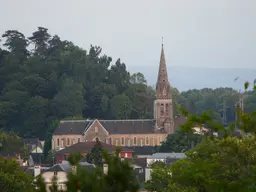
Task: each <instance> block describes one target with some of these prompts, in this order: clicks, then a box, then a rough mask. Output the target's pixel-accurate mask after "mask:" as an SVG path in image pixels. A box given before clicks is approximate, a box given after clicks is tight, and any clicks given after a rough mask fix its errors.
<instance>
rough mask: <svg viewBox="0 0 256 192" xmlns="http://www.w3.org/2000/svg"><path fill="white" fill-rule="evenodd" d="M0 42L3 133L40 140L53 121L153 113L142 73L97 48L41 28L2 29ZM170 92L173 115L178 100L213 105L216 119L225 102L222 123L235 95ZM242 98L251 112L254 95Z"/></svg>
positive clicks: (230, 116) (197, 107) (196, 109)
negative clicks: (26, 31)
mask: <svg viewBox="0 0 256 192" xmlns="http://www.w3.org/2000/svg"><path fill="white" fill-rule="evenodd" d="M2 45H3V46H2V48H0V128H3V129H4V130H6V131H7V130H8V131H10V130H12V131H14V132H15V133H17V134H18V135H20V136H22V137H39V138H40V139H44V138H45V137H46V133H47V129H48V127H50V125H51V122H52V121H53V120H59V119H64V118H70V117H73V118H99V119H138V118H152V116H153V101H154V88H152V87H150V86H148V85H147V82H146V80H145V78H144V76H143V74H141V73H136V74H130V73H129V72H128V71H127V70H126V65H125V64H124V63H123V62H122V61H121V60H120V59H117V60H116V61H112V58H111V57H110V56H107V55H103V54H102V52H101V51H102V49H101V48H100V47H98V46H91V47H90V49H89V50H84V49H82V48H80V47H78V46H76V45H74V44H73V43H72V42H70V41H66V40H61V39H60V37H59V36H57V35H51V34H50V33H49V32H48V30H47V29H46V28H43V27H38V29H37V30H36V31H34V32H33V33H32V34H31V36H30V37H25V36H24V35H23V34H22V33H21V32H19V31H16V30H8V31H6V32H5V33H4V34H3V35H2ZM28 47H29V48H32V50H31V49H29V48H28ZM156 65H158V63H156ZM156 73H157V71H156ZM184 81H186V79H184ZM173 95H174V100H175V114H176V115H177V109H178V103H179V104H180V105H181V106H182V107H184V108H186V109H187V110H188V111H189V112H191V113H200V112H202V111H204V110H207V109H213V110H214V111H215V112H216V118H217V119H221V111H220V110H221V109H222V106H221V103H222V102H223V101H224V100H226V105H227V121H228V122H230V121H233V120H234V117H235V116H234V114H235V108H234V104H235V103H236V102H237V100H238V93H237V92H236V91H235V90H233V89H230V88H220V89H215V90H212V89H208V88H205V89H202V90H190V91H186V92H182V93H179V92H178V90H177V89H173ZM245 99H246V100H245V107H246V110H249V111H251V110H255V109H256V104H255V101H256V96H255V93H252V92H248V94H247V96H246V98H245Z"/></svg>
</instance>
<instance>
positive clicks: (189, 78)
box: [129, 66, 256, 91]
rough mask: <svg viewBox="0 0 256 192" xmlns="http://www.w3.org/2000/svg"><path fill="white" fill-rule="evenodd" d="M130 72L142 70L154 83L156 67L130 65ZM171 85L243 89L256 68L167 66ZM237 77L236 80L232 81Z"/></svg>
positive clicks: (151, 83) (182, 87) (254, 76)
mask: <svg viewBox="0 0 256 192" xmlns="http://www.w3.org/2000/svg"><path fill="white" fill-rule="evenodd" d="M129 71H131V72H142V73H143V74H144V75H145V77H146V79H147V81H148V84H150V85H155V83H156V79H157V73H158V67H157V66H156V67H146V68H145V67H132V68H129ZM168 75H169V80H170V82H171V85H172V86H174V87H176V88H178V89H179V90H180V91H186V90H189V89H194V88H196V89H201V88H204V87H208V88H218V87H232V88H234V89H237V90H238V89H243V84H244V82H245V81H249V82H252V83H253V81H254V79H255V78H256V69H239V68H234V69H232V68H231V69H228V68H203V67H193V68H192V67H168ZM236 77H239V79H238V80H237V81H234V79H235V78H236Z"/></svg>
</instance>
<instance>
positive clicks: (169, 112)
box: [154, 44, 174, 134]
mask: <svg viewBox="0 0 256 192" xmlns="http://www.w3.org/2000/svg"><path fill="white" fill-rule="evenodd" d="M154 119H155V121H156V124H155V126H156V127H155V128H156V130H159V129H164V130H165V131H166V132H167V133H168V134H171V133H173V132H174V119H173V103H172V91H171V86H170V83H169V81H168V75H167V68H166V62H165V55H164V47H163V44H162V51H161V57H160V64H159V71H158V78H157V83H156V100H155V102H154Z"/></svg>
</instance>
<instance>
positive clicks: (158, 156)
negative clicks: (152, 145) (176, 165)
mask: <svg viewBox="0 0 256 192" xmlns="http://www.w3.org/2000/svg"><path fill="white" fill-rule="evenodd" d="M185 157H186V155H185V153H155V154H153V155H151V157H149V158H148V159H151V158H152V159H166V158H177V159H181V158H185Z"/></svg>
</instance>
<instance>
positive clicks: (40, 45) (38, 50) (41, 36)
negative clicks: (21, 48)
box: [28, 27, 51, 57]
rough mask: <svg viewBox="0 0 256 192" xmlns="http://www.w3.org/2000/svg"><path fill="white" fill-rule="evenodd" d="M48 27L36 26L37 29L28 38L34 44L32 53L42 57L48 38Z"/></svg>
mask: <svg viewBox="0 0 256 192" xmlns="http://www.w3.org/2000/svg"><path fill="white" fill-rule="evenodd" d="M50 37H51V36H50V34H49V33H48V29H47V28H44V27H38V30H37V31H35V32H34V33H33V35H32V36H31V37H29V38H28V39H29V40H30V41H31V42H32V43H33V44H34V45H35V50H34V54H35V55H37V56H41V57H44V56H45V54H46V50H47V48H48V41H49V39H50Z"/></svg>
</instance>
